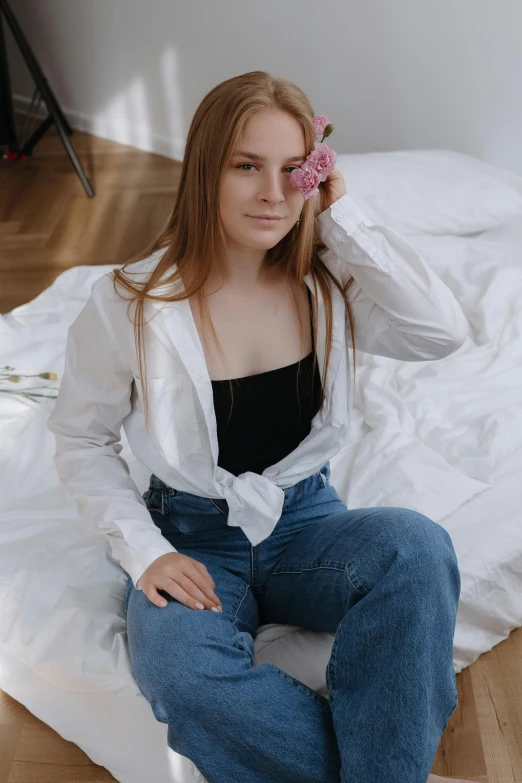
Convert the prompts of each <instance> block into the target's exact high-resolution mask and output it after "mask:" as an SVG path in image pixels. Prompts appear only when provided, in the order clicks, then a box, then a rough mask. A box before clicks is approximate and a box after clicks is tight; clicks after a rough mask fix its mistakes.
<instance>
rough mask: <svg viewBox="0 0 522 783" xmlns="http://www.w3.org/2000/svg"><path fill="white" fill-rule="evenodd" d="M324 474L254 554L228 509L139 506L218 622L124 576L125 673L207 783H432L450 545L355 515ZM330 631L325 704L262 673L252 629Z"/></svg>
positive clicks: (409, 517)
mask: <svg viewBox="0 0 522 783" xmlns="http://www.w3.org/2000/svg"><path fill="white" fill-rule="evenodd" d="M329 475H330V463H329V462H327V463H326V464H325V465H324V466H323V468H321V470H320V471H318V472H317V473H315V474H314V475H312V476H309V477H308V478H306V479H303V480H302V481H300V482H298V483H297V484H295V485H294V486H291V487H288V488H286V489H285V499H284V505H283V509H282V514H281V517H280V518H279V520H278V522H277V525H276V527H275V528H274V530H273V532H272V534H271V535H270V536H269V537H268V538H267V539H265V540H264V541H262V542H261V543H260V544H258V545H257V546H255V547H253V546H252V545H251V544H250V542H249V540H248V538H247V537H246V535H245V534H244V532H243V531H242V529H241V528H239V527H228V526H227V513H228V510H227V504H226V501H224V500H223V499H220V498H217V499H216V502H214V500H213V499H211V498H202V497H199V496H197V495H191V494H190V493H188V492H180V491H178V490H175V489H173V488H170V487H168V486H167V485H166V484H164V483H163V482H162V481H160V480H159V479H158V478H157V477H156V476H155V475H152V476H151V486H150V489H149V491H148V492H147V493H145V496H144V497H145V498H146V501H147V505H148V507H149V509H150V511H151V514H152V517H153V519H154V522H155V524H156V525H158V527H160V529H161V531H162V533H163V535H164V536H165V537H166V538H167V539H169V540H170V541H171V542H172V544H173V545H174V546H175V547H176V549H177V550H178V551H179V552H181V553H183V554H185V555H188V556H189V557H191V558H194V559H195V560H198V561H199V562H201V563H204V564H205V566H206V567H207V569H208V571H209V573H210V575H211V576H212V578H213V579H214V581H215V584H216V588H215V592H216V595H217V596H218V598H219V599H220V600H221V603H222V605H223V613H222V614H218V613H215V612H211V611H210V610H202V611H197V610H194V609H190V608H188V607H186V606H185V605H184V604H181V603H180V602H179V601H177V600H176V599H174V598H172V597H171V596H169V595H168V594H167V593H166V592H164V591H160V594H161V595H162V596H163V597H165V598H166V599H167V600H168V605H167V606H166V607H165V608H161V607H158V606H155V605H154V604H153V603H152V602H151V601H150V600H149V599H148V598H147V596H146V595H145V594H144V593H143V592H142V591H141V590H136V589H135V588H134V586H133V584H132V580H131V579H130V577H129V578H128V579H127V594H126V602H125V608H126V612H127V630H128V644H129V652H130V657H131V663H132V674H133V676H134V678H135V679H136V682H137V684H138V687H139V689H140V691H141V693H142V694H143V695H144V696H145V698H146V699H147V700H148V701H149V703H150V705H151V708H152V711H153V713H154V716H155V717H156V719H157V720H159V721H162V722H164V723H167V724H168V739H167V742H168V745H169V747H170V748H172V749H173V750H175V751H177V752H178V753H180V754H181V755H183V756H185V757H187V758H189V759H190V760H191V761H193V763H194V764H195V765H196V767H197V768H198V769H199V770H200V772H201V773H202V774H203V775H204V776H205V777H206V779H207V781H209V783H307V782H308V781H309V783H312V781H313V783H318V781H319V782H320V783H334V781H335V783H338V782H339V781H341V783H426V781H427V779H428V776H429V774H430V771H431V768H432V765H433V761H434V758H435V754H436V751H437V748H438V745H439V741H440V738H441V736H442V734H443V732H444V730H445V728H446V726H447V724H448V721H449V719H450V717H451V715H452V714H453V712H454V710H455V708H456V706H457V702H458V697H457V689H456V678H455V673H454V670H453V637H454V631H455V623H456V615H457V609H458V603H459V597H460V572H459V568H458V563H457V557H456V555H455V550H454V548H453V544H452V540H451V537H450V535H449V534H448V532H447V531H446V530H445V529H444V528H443V527H441V526H440V525H438V524H437V523H436V522H433V521H432V520H430V519H429V518H428V517H426V516H424V515H423V514H420V513H418V512H416V511H413V510H410V509H407V508H401V507H394V506H384V507H376V508H354V509H347V507H346V505H345V503H344V502H343V501H342V500H341V498H340V497H339V495H338V494H337V491H336V490H335V488H334V487H333V485H332V484H330V483H329ZM265 623H282V624H285V625H286V624H288V625H295V626H299V627H302V628H309V629H312V630H315V631H326V632H328V633H331V634H334V636H335V639H334V642H333V647H332V653H331V657H330V660H329V663H328V667H327V669H326V684H327V687H328V693H329V697H330V699H329V700H328V699H326V698H324V697H323V696H321V695H320V694H319V693H318V692H316V691H314V690H312V689H311V688H309V687H308V686H306V685H304V684H303V683H302V682H300V681H299V680H297V679H295V678H294V677H291V676H290V675H288V674H287V673H285V672H284V671H282V670H281V669H279V668H278V667H277V666H274V665H272V664H268V663H265V664H261V665H259V666H253V665H252V664H253V658H254V637H255V635H256V632H257V629H258V627H259V625H263V624H265Z"/></svg>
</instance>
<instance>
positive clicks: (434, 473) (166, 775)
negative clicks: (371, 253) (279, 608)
mask: <svg viewBox="0 0 522 783" xmlns="http://www.w3.org/2000/svg"><path fill="white" fill-rule="evenodd" d="M515 223H516V226H518V225H519V223H518V222H515ZM514 225H515V224H514V223H512V224H511V225H510V226H509V227H506V232H505V233H503V232H502V231H501V230H500V229H495V231H493V232H487V233H486V234H482V235H479V236H477V237H450V236H418V237H411V238H410V241H412V242H413V243H414V244H416V246H417V247H418V248H419V249H420V250H421V252H422V253H423V254H424V256H425V258H426V260H427V261H428V262H429V263H430V264H432V266H433V268H434V269H435V271H436V272H437V273H438V274H439V275H440V276H441V277H442V279H443V280H444V281H445V282H446V283H447V284H448V285H449V286H450V288H452V290H453V291H454V293H455V295H456V296H457V298H458V300H459V302H460V303H461V304H462V307H463V309H464V311H465V313H466V315H467V317H468V321H469V323H470V337H469V339H468V341H467V342H466V344H465V345H464V346H462V348H461V349H459V351H457V352H456V353H455V354H452V355H451V356H449V357H446V359H443V360H442V361H439V362H424V363H409V362H398V361H395V360H391V359H386V358H384V357H373V356H368V355H365V354H362V353H360V354H358V360H357V393H356V397H355V401H354V421H353V426H352V434H351V440H350V443H349V444H348V445H347V448H346V449H345V450H344V451H343V452H342V453H341V454H339V455H337V456H336V457H335V458H334V459H332V461H331V466H332V473H331V481H332V483H333V484H334V485H335V487H336V488H337V490H338V491H339V494H340V495H341V497H343V498H344V500H345V502H346V503H347V505H348V507H349V508H350V507H363V506H376V505H401V506H406V507H409V508H415V509H417V510H419V511H421V512H422V513H424V514H426V515H427V516H429V517H430V518H432V519H434V520H435V521H437V522H438V523H439V524H442V525H443V526H444V527H445V528H446V529H447V530H448V531H449V533H450V534H451V536H452V539H453V542H454V546H455V550H456V552H457V556H458V558H459V566H460V570H461V576H462V592H461V601H460V607H459V614H458V618H457V626H456V632H455V646H454V669H455V671H456V672H459V671H461V670H462V669H463V668H464V667H466V666H469V665H470V664H471V663H473V661H475V660H476V658H477V657H478V656H479V655H480V654H481V653H483V652H486V651H487V650H490V649H491V648H492V647H494V646H495V645H496V644H498V643H499V642H500V641H502V640H503V639H505V638H506V637H507V636H508V635H509V633H510V632H511V630H513V629H514V628H517V627H519V626H520V625H522V525H521V520H522V491H521V489H520V476H521V475H522V394H521V389H522V371H521V370H520V367H521V366H522V361H521V360H522V231H519V230H518V229H517V228H515V229H513V226H514ZM520 225H522V222H520ZM111 268H112V267H110V266H98V267H85V266H84V267H75V268H73V269H70V270H67V271H66V272H64V273H63V274H61V275H60V276H59V277H58V278H57V279H56V280H55V282H54V283H53V285H52V286H50V288H48V289H47V290H46V291H44V292H42V294H41V295H40V296H38V297H37V298H36V299H34V300H33V301H31V302H29V303H27V304H25V305H22V306H21V307H18V308H16V309H15V310H13V311H12V312H11V313H9V314H7V315H4V316H0V347H1V355H0V365H1V366H3V365H9V366H12V367H14V368H15V369H14V370H13V373H20V374H29V373H31V374H33V373H40V372H46V371H48V372H55V373H56V374H57V375H58V381H49V380H47V381H46V380H39V379H34V378H33V379H29V378H28V379H24V380H23V381H22V382H21V383H20V384H17V385H16V386H15V385H14V384H7V383H6V382H3V383H1V384H0V386H1V387H2V388H6V387H8V388H18V389H20V388H24V387H27V386H29V385H33V384H34V382H35V381H38V382H39V383H42V384H45V385H47V386H48V387H49V389H54V390H56V389H57V387H58V384H59V378H60V377H61V373H62V370H63V359H64V350H65V338H66V333H67V327H68V325H69V324H70V323H71V322H72V320H74V318H75V317H76V315H77V313H78V312H79V311H80V309H81V308H82V307H83V304H84V302H85V301H86V299H87V297H88V295H89V292H90V288H91V285H92V283H93V281H94V280H95V279H96V278H97V277H98V276H99V275H101V274H104V273H105V272H107V271H108V270H109V269H111ZM362 389H364V394H362ZM53 393H56V392H55V391H54V392H53ZM39 399H41V403H37V402H33V401H30V400H27V399H23V398H20V397H16V396H13V395H7V394H0V688H2V689H3V690H4V691H6V692H7V693H9V694H10V695H11V696H13V697H14V698H15V699H17V700H19V701H20V702H22V703H23V704H25V705H26V706H27V707H28V709H30V710H31V711H32V712H33V713H34V714H35V715H37V716H38V717H39V718H40V719H41V720H43V721H45V722H46V723H48V724H49V725H50V726H52V727H53V728H54V729H55V730H56V731H58V732H59V733H60V734H61V735H62V736H64V737H65V738H66V739H69V740H72V741H74V742H75V743H76V744H77V745H79V746H80V747H81V748H82V749H83V750H84V751H85V752H86V753H87V754H88V755H89V757H90V758H92V759H93V761H95V762H96V763H98V764H101V765H103V766H105V767H107V768H108V769H109V770H110V771H111V773H112V774H113V775H114V777H115V778H116V779H117V780H120V781H124V783H143V781H145V780H154V781H155V783H173V781H175V782H176V783H193V781H195V780H199V781H202V780H203V778H202V777H201V776H200V775H199V773H198V772H197V770H196V769H195V767H194V765H193V764H192V763H191V762H189V761H188V759H184V758H183V757H181V756H179V755H178V754H176V753H174V752H173V751H171V750H170V749H168V748H167V745H166V725H165V724H161V723H159V722H157V721H156V719H155V718H154V716H153V713H152V711H151V710H150V707H149V705H148V703H147V702H146V701H145V699H144V697H143V696H142V695H141V694H140V692H139V690H138V688H137V685H136V683H135V682H134V680H133V678H132V675H131V672H130V663H129V657H128V649H127V640H126V626H125V617H124V609H123V596H124V579H125V575H124V573H123V571H122V570H121V569H120V567H119V566H118V565H117V564H116V563H115V562H114V561H113V560H112V559H111V558H110V555H109V547H108V545H107V544H106V542H105V540H104V539H100V538H97V537H93V536H92V535H91V534H89V533H87V532H86V531H85V530H83V529H82V528H81V526H80V525H79V523H78V518H77V514H76V508H75V505H74V502H73V501H72V499H71V498H70V497H69V496H68V495H67V494H66V493H65V491H64V490H63V489H62V488H61V486H60V485H59V482H58V479H57V477H56V474H55V472H54V466H53V463H52V455H53V453H54V439H53V437H52V435H51V433H50V432H49V431H48V430H47V427H46V419H47V416H48V415H49V412H50V410H51V409H52V406H53V404H54V403H53V401H52V400H45V399H42V398H39ZM122 443H123V451H122V456H123V457H124V458H125V459H126V460H127V462H128V463H129V467H130V470H131V474H132V477H133V478H134V480H135V481H136V483H137V485H138V487H139V488H140V490H141V491H144V490H145V489H146V487H147V485H148V480H149V475H150V473H149V471H148V470H147V469H146V468H145V467H144V466H143V465H140V464H139V463H138V462H137V461H136V460H135V458H134V457H133V455H132V453H131V452H130V450H129V449H128V444H127V443H126V439H125V437H124V436H123V440H122ZM332 643H333V637H332V636H331V635H330V634H318V633H315V632H312V631H307V630H304V629H300V628H295V627H292V626H282V625H277V624H271V625H265V626H262V627H261V628H260V630H259V633H258V635H257V637H256V640H255V649H256V657H255V660H254V664H255V665H259V664H260V663H264V662H271V663H274V664H275V665H277V666H279V667H280V668H282V669H284V670H285V671H287V672H288V673H289V674H292V675H293V676H295V677H297V678H298V679H301V680H302V681H303V682H305V683H306V684H308V685H309V686H310V687H313V688H315V689H324V688H325V669H326V664H327V662H328V657H329V654H330V650H331V646H332ZM122 749H124V752H122Z"/></svg>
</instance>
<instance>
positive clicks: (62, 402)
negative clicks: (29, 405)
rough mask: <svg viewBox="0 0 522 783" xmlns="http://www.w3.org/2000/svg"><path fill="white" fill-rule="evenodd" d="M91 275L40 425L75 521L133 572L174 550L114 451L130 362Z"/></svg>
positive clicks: (126, 401) (125, 409)
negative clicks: (50, 440) (48, 435)
mask: <svg viewBox="0 0 522 783" xmlns="http://www.w3.org/2000/svg"><path fill="white" fill-rule="evenodd" d="M100 282H101V280H97V281H96V282H95V283H94V285H93V287H92V290H91V295H90V297H89V299H88V300H87V303H86V304H85V306H84V308H83V310H82V311H81V312H80V314H79V315H78V317H77V318H76V320H75V321H74V322H73V324H72V325H71V326H70V327H69V330H68V333H67V344H66V351H65V365H64V373H63V376H62V379H61V383H60V389H59V392H58V397H57V400H56V404H55V407H54V409H53V411H52V412H51V415H50V416H49V419H48V428H49V429H50V430H51V432H52V433H53V434H54V436H55V440H56V452H55V456H54V463H55V466H56V470H57V473H58V477H59V479H60V482H61V483H62V485H63V486H64V487H65V489H66V490H67V492H68V493H69V494H70V495H71V496H72V497H73V498H74V500H75V501H76V504H77V507H78V512H79V515H80V520H81V521H82V522H83V523H84V524H85V525H86V526H87V527H88V528H89V529H90V530H91V531H92V532H94V533H95V534H101V535H104V536H106V538H107V539H108V541H109V544H110V546H111V551H112V556H113V557H114V558H115V559H116V560H117V561H118V562H119V563H120V565H121V567H122V568H123V569H124V570H125V571H126V572H127V573H128V574H129V575H130V577H131V578H132V581H133V584H134V586H135V587H136V588H137V589H141V588H140V587H139V585H138V584H137V583H138V579H139V577H140V576H141V575H142V573H143V572H144V571H145V569H146V568H147V567H148V566H149V565H150V564H151V563H152V562H153V561H154V560H156V558H158V557H160V556H161V555H164V554H166V553H167V552H176V551H177V550H176V549H175V548H174V547H173V546H172V545H171V544H170V543H169V542H168V541H167V539H166V538H165V537H164V536H163V535H162V533H161V531H160V529H159V528H158V527H157V526H156V525H155V524H154V522H153V520H152V517H151V514H150V512H149V510H148V509H147V506H146V503H145V501H144V499H143V498H142V496H141V494H140V492H139V490H138V487H137V486H136V484H135V482H134V481H133V480H132V478H131V477H130V471H129V467H128V465H127V462H126V461H125V460H124V459H123V457H121V456H120V452H121V450H122V445H121V443H120V442H119V441H120V433H121V426H122V422H123V420H124V418H125V417H126V416H127V414H128V413H129V412H130V410H131V385H132V383H133V376H132V372H131V369H130V368H129V367H128V366H127V364H126V362H125V361H124V359H123V357H122V351H121V349H120V348H119V346H118V343H117V340H116V336H115V334H114V332H113V329H112V326H111V323H110V320H109V318H108V316H107V313H106V312H105V310H104V308H103V303H102V301H100V296H99V285H98V284H99V283H100Z"/></svg>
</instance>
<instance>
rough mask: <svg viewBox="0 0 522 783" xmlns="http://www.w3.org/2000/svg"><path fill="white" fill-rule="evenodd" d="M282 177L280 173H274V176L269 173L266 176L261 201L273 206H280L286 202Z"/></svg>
mask: <svg viewBox="0 0 522 783" xmlns="http://www.w3.org/2000/svg"><path fill="white" fill-rule="evenodd" d="M281 177H282V175H281V173H280V172H274V173H273V174H270V172H267V173H266V174H265V175H264V177H263V183H262V186H261V188H260V192H259V198H260V200H261V201H268V202H270V203H271V204H278V203H279V202H280V201H284V199H285V194H284V191H283V185H282V181H281Z"/></svg>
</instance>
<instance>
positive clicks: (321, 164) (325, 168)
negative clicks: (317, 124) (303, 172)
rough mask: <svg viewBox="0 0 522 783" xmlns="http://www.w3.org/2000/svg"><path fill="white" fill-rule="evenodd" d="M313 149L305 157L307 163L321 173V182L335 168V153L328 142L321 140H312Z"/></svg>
mask: <svg viewBox="0 0 522 783" xmlns="http://www.w3.org/2000/svg"><path fill="white" fill-rule="evenodd" d="M314 147H315V149H314V151H313V152H311V153H310V155H309V156H308V158H307V162H308V163H307V165H308V166H310V168H314V169H315V170H316V171H317V172H318V174H320V175H321V182H324V181H325V179H326V178H327V176H328V175H329V174H330V173H331V172H332V171H333V170H334V169H335V162H336V160H337V154H336V153H335V152H334V151H333V149H332V148H331V147H329V146H328V144H324V143H323V142H322V141H316V142H314Z"/></svg>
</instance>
